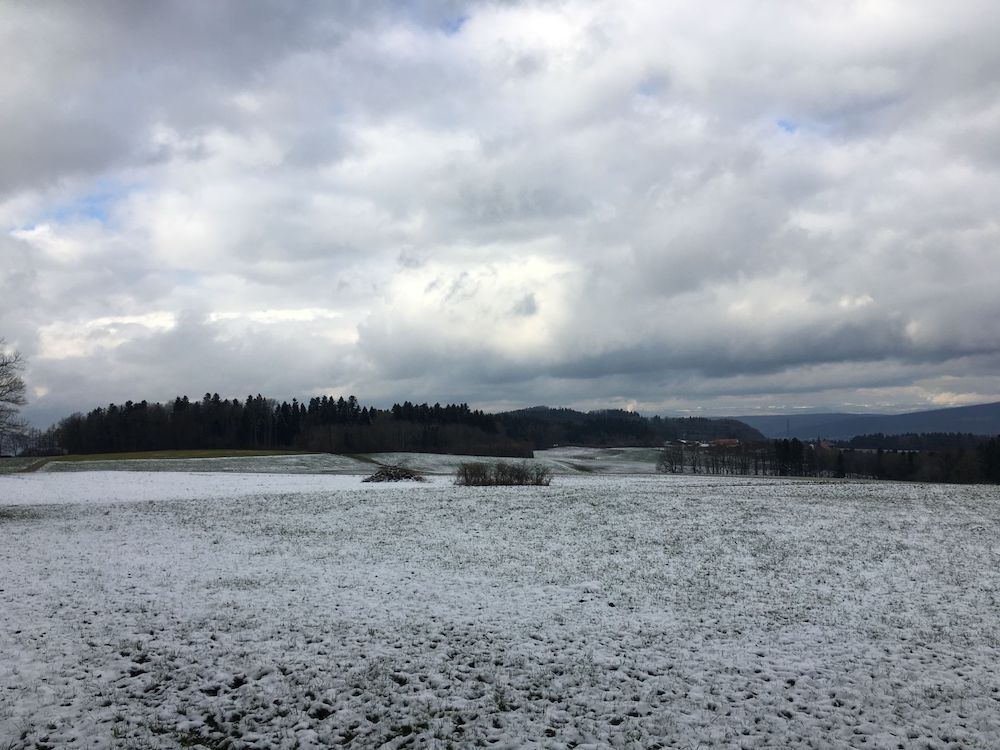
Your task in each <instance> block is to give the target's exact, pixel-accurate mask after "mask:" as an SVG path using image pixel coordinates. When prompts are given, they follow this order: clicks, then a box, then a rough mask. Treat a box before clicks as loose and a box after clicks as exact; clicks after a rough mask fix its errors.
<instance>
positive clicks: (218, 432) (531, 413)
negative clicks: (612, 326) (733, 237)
mask: <svg viewBox="0 0 1000 750" xmlns="http://www.w3.org/2000/svg"><path fill="white" fill-rule="evenodd" d="M675 438H686V439H693V440H709V439H713V438H740V439H743V440H763V436H762V435H761V434H760V433H759V432H757V431H756V430H754V429H752V428H750V427H747V426H746V425H744V424H743V423H742V422H737V421H735V420H710V419H701V418H685V419H669V418H661V417H652V418H646V417H642V416H640V415H639V414H635V413H633V412H626V411H617V410H602V411H592V412H588V413H584V412H579V411H574V410H572V409H549V408H547V407H535V408H532V409H524V410H520V411H513V412H504V413H500V414H487V413H485V412H483V411H479V410H473V409H470V408H469V406H468V404H448V405H446V406H442V405H441V404H434V405H429V404H413V403H410V402H409V401H405V402H404V403H402V404H395V405H393V407H392V408H391V409H378V408H375V407H367V406H365V407H362V406H361V405H360V404H359V403H358V400H357V398H355V397H354V396H351V397H349V398H346V399H345V398H343V397H341V398H331V397H328V396H321V397H315V398H311V399H309V401H308V402H300V401H298V400H297V399H292V401H291V403H289V402H286V401H283V402H281V403H279V402H277V401H274V400H272V399H268V398H264V397H263V396H261V395H259V394H258V395H257V396H247V398H246V400H243V401H241V400H239V399H235V398H234V399H223V398H220V397H219V395H218V394H217V393H216V394H210V393H206V394H205V396H204V397H203V398H202V399H201V400H200V401H191V400H189V399H188V398H187V396H178V397H177V398H176V399H174V400H173V401H172V402H168V403H166V404H159V403H148V402H146V401H140V402H138V403H136V402H133V401H127V402H125V404H124V405H117V404H109V405H108V406H107V407H102V408H98V409H94V410H93V411H91V412H89V413H88V414H86V415H84V414H74V415H72V416H70V417H67V418H66V419H64V420H62V421H61V422H60V423H59V424H58V425H57V426H55V427H53V428H52V429H51V430H49V432H48V433H47V434H46V435H45V436H44V439H42V440H40V441H39V443H38V444H43V443H44V444H45V445H46V446H58V447H59V448H60V449H63V450H66V451H68V452H69V453H117V452H127V451H153V450H194V449H206V448H208V449H211V448H215V449H237V448H238V449H281V448H291V449H300V450H307V451H316V452H329V453H376V452H383V451H385V452H388V451H415V452H429V453H454V454H461V455H484V456H506V457H530V456H531V455H532V452H533V450H534V449H540V448H550V447H552V446H554V445H581V446H597V447H616V446H659V445H662V444H663V443H664V441H666V440H670V439H675Z"/></svg>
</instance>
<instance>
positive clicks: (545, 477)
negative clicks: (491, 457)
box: [455, 461, 552, 487]
mask: <svg viewBox="0 0 1000 750" xmlns="http://www.w3.org/2000/svg"><path fill="white" fill-rule="evenodd" d="M551 481H552V470H551V469H550V468H548V467H547V466H542V465H541V464H529V463H528V462H527V461H523V462H521V463H517V464H510V463H506V462H504V461H498V462H497V463H495V464H494V463H485V462H482V461H468V462H466V463H462V464H459V465H458V470H457V471H456V472H455V484H459V485H463V486H466V487H492V486H499V485H528V484H531V485H539V486H548V484H549V483H550V482H551Z"/></svg>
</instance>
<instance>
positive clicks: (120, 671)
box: [0, 472, 1000, 749]
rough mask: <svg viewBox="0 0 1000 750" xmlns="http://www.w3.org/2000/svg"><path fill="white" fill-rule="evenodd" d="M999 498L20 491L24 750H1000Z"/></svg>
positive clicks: (887, 490) (17, 566)
mask: <svg viewBox="0 0 1000 750" xmlns="http://www.w3.org/2000/svg"><path fill="white" fill-rule="evenodd" d="M998 532H1000V493H998V491H997V490H996V489H995V488H985V487H954V486H942V485H937V486H931V485H929V486H916V485H901V484H889V483H885V484H875V483H835V482H821V481H780V480H772V479H761V480H756V481H754V480H746V479H739V478H722V479H719V478H705V477H691V476H673V477H668V476H656V475H653V476H612V475H597V474H594V475H590V476H587V475H580V476H562V477H559V478H558V479H557V480H556V481H555V482H554V483H553V484H552V486H550V487H530V488H523V487H522V488H461V487H454V486H452V485H451V484H450V482H449V480H448V479H447V477H443V476H442V477H436V478H434V479H433V480H432V481H431V482H429V483H427V484H407V485H365V484H362V483H361V482H360V476H353V477H351V476H331V475H322V474H314V475H294V476H292V475H285V476H281V475H269V474H256V475H243V474H204V473H203V474H191V473H173V474H171V473H136V472H128V473H124V472H121V473H110V472H93V473H72V474H68V473H67V474H60V473H51V474H48V473H39V474H32V475H25V476H0V540H2V544H0V633H2V638H0V748H5V749H6V748H10V749H13V748H57V747H58V748H64V747H95V748H112V747H119V748H176V747H197V746H200V747H207V748H221V747H236V748H244V747H256V748H264V747H272V748H278V747H285V748H292V747H301V748H319V747H330V746H337V745H343V746H347V747H355V748H362V747H363V748H367V747H380V746H384V747H403V746H408V747H449V746H453V747H469V746H483V747H520V746H525V745H527V746H534V747H571V746H574V745H576V746H581V745H585V744H590V745H591V746H593V747H605V746H620V747H625V746H629V747H657V746H659V747H680V748H696V747H711V746H718V747H741V746H743V747H769V748H774V747H818V748H826V747H859V748H875V747H884V748H899V747H902V748H927V747H933V748H945V747H962V748H996V747H1000V674H998V666H997V665H998V663H1000V606H998V605H1000V603H998V591H1000V533H998Z"/></svg>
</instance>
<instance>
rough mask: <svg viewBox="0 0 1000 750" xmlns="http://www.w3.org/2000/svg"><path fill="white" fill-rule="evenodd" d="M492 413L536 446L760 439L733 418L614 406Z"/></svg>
mask: <svg viewBox="0 0 1000 750" xmlns="http://www.w3.org/2000/svg"><path fill="white" fill-rule="evenodd" d="M495 418H496V420H497V422H498V424H499V425H500V426H501V428H502V430H503V432H504V434H506V435H507V436H508V437H509V438H511V439H513V440H516V441H519V442H525V443H528V444H530V445H531V446H532V448H534V449H536V450H538V449H541V448H551V447H553V446H555V445H579V446H590V447H601V448H612V447H624V446H658V445H662V444H663V443H664V441H666V440H675V439H678V438H683V439H687V440H713V439H715V438H738V439H740V440H743V441H748V442H755V441H759V440H763V439H764V436H763V435H762V434H761V433H760V432H758V431H757V430H756V429H754V428H753V427H749V426H748V425H746V424H743V423H742V422H739V421H737V420H735V419H705V418H702V417H684V418H670V417H659V416H655V417H643V416H641V415H639V414H636V413H634V412H629V411H623V410H620V409H602V410H599V411H589V412H582V411H576V410H575V409H552V408H549V407H547V406H534V407H531V408H530V409H519V410H517V411H508V412H501V413H500V414H496V415H495Z"/></svg>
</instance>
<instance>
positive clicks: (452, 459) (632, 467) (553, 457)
mask: <svg viewBox="0 0 1000 750" xmlns="http://www.w3.org/2000/svg"><path fill="white" fill-rule="evenodd" d="M658 454H659V450H658V449H656V448H550V449H549V450H543V451H535V458H534V459H529V463H534V464H543V465H545V466H548V467H549V468H550V469H552V470H553V471H554V472H556V473H558V474H579V473H581V472H582V473H591V472H597V473H602V474H609V473H610V474H643V473H646V474H652V473H653V472H654V471H656V459H657V456H658ZM20 460H21V459H8V460H7V461H8V463H11V465H14V462H17V461H20ZM28 460H29V461H30V460H37V459H28ZM497 460H503V461H513V462H519V461H521V460H522V459H517V458H513V459H497V458H491V457H483V456H453V455H446V454H440V453H366V454H359V455H355V456H342V455H336V454H330V453H312V454H295V455H276V456H235V457H232V458H141V459H135V458H129V459H109V460H101V461H52V462H50V463H47V464H45V465H44V466H43V467H42V468H41V471H44V472H69V471H73V472H76V471H173V472H177V471H191V472H226V473H240V474H247V473H254V474H257V473H280V474H370V473H371V472H372V471H374V470H375V469H376V468H377V467H378V465H379V464H405V465H406V466H408V467H410V468H412V469H414V470H416V471H421V472H424V473H427V474H448V475H452V476H454V474H455V469H456V468H457V467H458V465H459V464H460V463H463V462H465V461H497ZM21 468H23V466H18V470H20V469H21ZM2 469H3V465H2V464H0V471H2Z"/></svg>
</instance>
